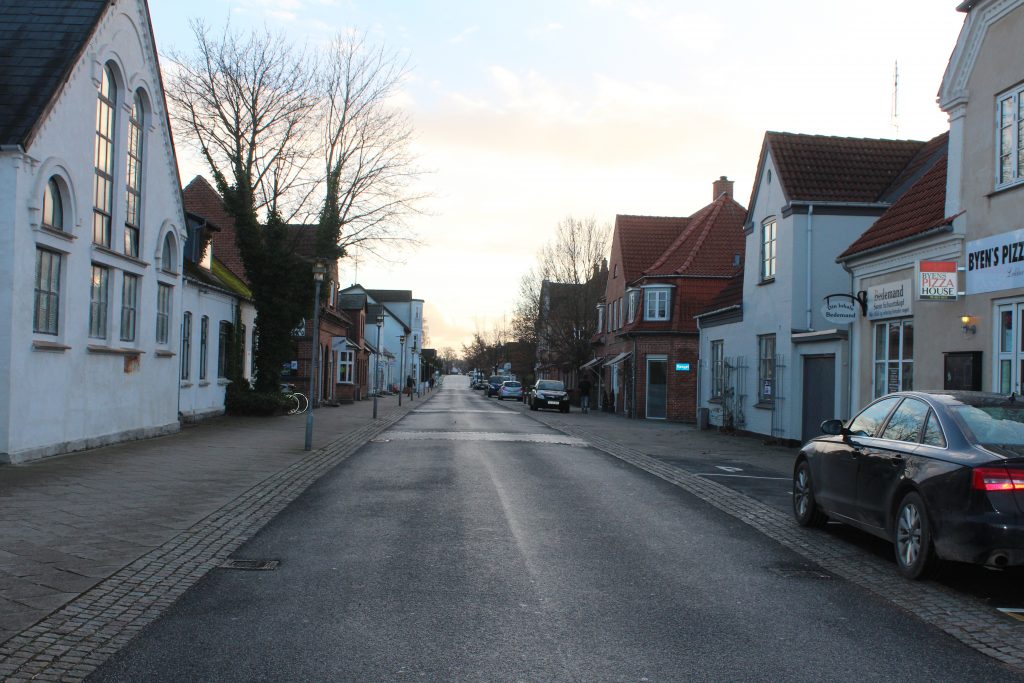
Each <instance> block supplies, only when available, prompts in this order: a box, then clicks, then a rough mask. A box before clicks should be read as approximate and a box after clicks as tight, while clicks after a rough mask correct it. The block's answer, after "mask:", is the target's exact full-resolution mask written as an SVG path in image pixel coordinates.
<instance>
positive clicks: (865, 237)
mask: <svg viewBox="0 0 1024 683" xmlns="http://www.w3.org/2000/svg"><path fill="white" fill-rule="evenodd" d="M940 138H941V142H942V146H941V148H940V149H941V153H940V154H939V155H938V156H937V157H932V158H931V159H930V162H931V163H930V165H929V166H927V167H926V168H925V169H924V173H923V174H922V175H921V176H920V177H919V178H918V179H917V181H916V182H915V183H914V184H913V185H912V186H911V187H910V188H909V189H908V190H907V191H906V192H905V193H904V194H903V195H902V196H901V197H900V198H899V199H897V200H896V202H895V203H894V204H893V205H892V206H890V207H889V208H888V209H887V210H886V212H885V213H883V214H882V215H881V216H879V217H878V220H876V221H875V222H874V223H873V224H872V225H871V227H869V228H868V229H867V230H865V231H864V233H863V234H862V235H861V236H860V237H858V238H857V239H856V240H855V241H854V243H853V244H851V245H850V246H849V247H848V248H847V249H846V250H845V251H844V252H843V253H842V254H840V255H839V258H838V260H840V261H844V260H846V259H848V258H852V257H854V256H857V255H858V254H862V253H864V252H867V251H871V250H874V249H877V248H880V247H884V246H886V245H889V244H894V243H897V242H902V241H903V240H906V239H909V238H911V237H916V236H918V235H922V234H924V233H926V232H929V231H931V230H933V229H935V228H940V227H943V226H946V225H949V224H950V223H951V222H952V219H951V218H948V217H946V167H947V161H948V159H947V156H946V153H945V142H946V140H947V137H946V136H945V135H941V136H939V138H936V140H939V139H940Z"/></svg>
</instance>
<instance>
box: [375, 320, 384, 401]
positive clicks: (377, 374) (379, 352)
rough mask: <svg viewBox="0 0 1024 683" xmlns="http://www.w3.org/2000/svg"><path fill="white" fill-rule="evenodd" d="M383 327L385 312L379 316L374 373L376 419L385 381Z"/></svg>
mask: <svg viewBox="0 0 1024 683" xmlns="http://www.w3.org/2000/svg"><path fill="white" fill-rule="evenodd" d="M383 328H384V314H383V313H382V314H380V315H378V316H377V369H376V370H374V374H373V381H374V383H375V384H376V385H377V391H375V392H373V419H374V420H376V419H377V395H378V394H380V385H381V382H382V381H383V380H382V379H381V376H380V373H381V370H382V367H381V362H380V359H381V356H383V354H384V349H382V348H381V347H380V333H381V330H382V329H383Z"/></svg>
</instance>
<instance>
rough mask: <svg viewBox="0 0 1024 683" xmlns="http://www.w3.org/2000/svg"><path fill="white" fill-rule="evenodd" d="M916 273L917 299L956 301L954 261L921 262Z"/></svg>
mask: <svg viewBox="0 0 1024 683" xmlns="http://www.w3.org/2000/svg"><path fill="white" fill-rule="evenodd" d="M918 272H919V273H920V275H919V276H918V280H917V298H918V299H926V300H930V301H956V291H957V284H958V283H957V276H956V275H957V274H956V261H921V263H920V266H919V268H918Z"/></svg>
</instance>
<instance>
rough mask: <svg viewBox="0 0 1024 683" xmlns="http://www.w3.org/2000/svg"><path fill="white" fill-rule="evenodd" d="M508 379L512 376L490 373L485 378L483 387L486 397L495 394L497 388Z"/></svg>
mask: <svg viewBox="0 0 1024 683" xmlns="http://www.w3.org/2000/svg"><path fill="white" fill-rule="evenodd" d="M510 379H512V378H511V377H506V376H504V375H491V376H490V377H489V378H488V379H487V386H485V387H484V396H487V397H488V398H490V397H491V396H497V395H498V389H500V388H501V385H502V384H503V383H504V382H507V381H508V380H510Z"/></svg>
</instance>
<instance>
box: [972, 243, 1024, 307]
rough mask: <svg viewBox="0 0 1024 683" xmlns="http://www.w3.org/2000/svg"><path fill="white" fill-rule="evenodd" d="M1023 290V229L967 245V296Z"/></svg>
mask: <svg viewBox="0 0 1024 683" xmlns="http://www.w3.org/2000/svg"><path fill="white" fill-rule="evenodd" d="M1018 287H1024V228H1022V229H1020V230H1014V231H1013V232H1004V233H1002V234H1000V235H993V236H992V237H985V238H982V239H980V240H974V241H973V242H968V243H967V287H966V290H967V293H968V294H983V293H985V292H998V291H1000V290H1002V289H1016V288H1018Z"/></svg>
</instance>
